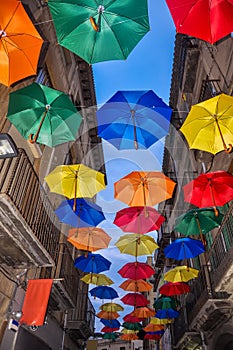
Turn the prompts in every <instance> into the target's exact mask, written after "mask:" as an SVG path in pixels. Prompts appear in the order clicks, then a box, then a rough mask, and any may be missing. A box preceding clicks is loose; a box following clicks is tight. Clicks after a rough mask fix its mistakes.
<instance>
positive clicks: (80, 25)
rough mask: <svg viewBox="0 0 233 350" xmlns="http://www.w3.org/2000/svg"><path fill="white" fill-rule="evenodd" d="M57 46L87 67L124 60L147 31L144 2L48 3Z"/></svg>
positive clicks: (69, 0)
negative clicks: (67, 51)
mask: <svg viewBox="0 0 233 350" xmlns="http://www.w3.org/2000/svg"><path fill="white" fill-rule="evenodd" d="M48 5H49V8H50V11H51V14H52V18H53V22H54V25H55V29H56V34H57V39H58V43H59V44H60V45H62V46H64V47H66V48H67V49H68V50H70V51H72V52H74V53H76V54H77V55H78V56H80V57H82V58H83V59H84V60H85V61H87V62H88V63H96V62H102V61H110V60H124V59H126V58H127V57H128V55H129V54H130V52H131V51H132V50H133V49H134V47H135V46H136V45H137V43H138V42H139V41H140V40H141V39H142V38H143V37H144V35H145V34H146V33H147V32H148V31H149V29H150V28H149V19H148V7H147V0H140V1H137V2H135V0H124V1H122V0H48Z"/></svg>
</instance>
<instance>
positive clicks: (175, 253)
mask: <svg viewBox="0 0 233 350" xmlns="http://www.w3.org/2000/svg"><path fill="white" fill-rule="evenodd" d="M204 251H205V247H204V245H203V243H202V242H201V241H199V240H197V239H192V238H189V237H185V238H177V239H176V240H175V241H174V242H172V243H170V244H169V245H168V246H167V247H165V248H164V254H165V256H166V257H167V258H170V259H176V260H184V259H191V258H195V257H196V256H198V255H199V254H202V253H204Z"/></svg>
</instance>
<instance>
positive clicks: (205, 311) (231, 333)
mask: <svg viewBox="0 0 233 350" xmlns="http://www.w3.org/2000/svg"><path fill="white" fill-rule="evenodd" d="M222 92H223V93H225V94H228V95H232V92H233V47H232V38H231V37H230V36H229V37H226V38H224V39H222V40H220V41H219V42H217V43H216V44H214V45H210V44H208V43H207V42H204V41H200V40H198V39H195V38H192V37H188V36H186V35H182V34H178V35H177V36H176V41H175V49H174V63H173V74H172V82H171V90H170V106H171V107H172V109H173V115H172V120H171V126H170V131H169V135H168V136H167V138H166V142H165V151H164V160H163V171H164V173H165V174H166V175H167V176H169V177H170V178H172V179H173V180H174V181H176V182H177V186H176V189H175V193H174V197H173V198H172V199H171V200H167V201H166V202H165V203H162V204H160V205H159V211H160V212H161V213H162V214H163V215H165V217H166V219H167V220H166V223H165V224H164V225H163V227H162V230H161V232H160V233H159V240H158V243H159V245H160V247H161V249H160V251H159V253H158V254H157V256H156V268H157V271H158V273H157V274H156V275H155V276H156V277H155V289H158V287H159V286H160V285H161V283H162V282H161V278H162V277H163V273H164V271H165V272H166V271H167V270H168V269H169V268H171V267H172V266H173V264H174V266H175V265H176V264H177V263H178V262H177V261H171V260H168V259H165V257H164V253H163V248H164V247H165V246H167V245H168V244H169V243H170V242H171V241H172V240H174V238H176V237H178V233H177V232H175V231H174V222H175V219H176V218H177V217H178V216H180V215H181V214H183V213H185V212H187V211H188V210H189V209H190V208H191V206H190V204H189V203H186V202H184V195H183V190H182V187H183V186H184V185H185V184H187V183H188V182H189V181H191V180H192V179H194V178H196V177H197V176H198V175H199V174H200V173H203V172H211V171H216V170H225V171H228V172H230V173H232V171H233V168H232V164H233V163H232V157H233V156H232V153H230V154H227V153H226V152H224V151H222V152H219V153H217V154H216V155H215V156H214V155H213V154H210V153H207V152H204V151H198V150H190V149H189V147H188V144H187V142H186V140H185V138H184V136H183V135H182V133H181V132H180V131H179V129H180V127H181V125H182V124H183V122H184V120H185V118H186V116H187V114H188V112H189V111H190V108H191V106H192V105H194V104H196V103H198V102H201V101H204V100H206V99H209V98H211V97H214V96H216V95H217V94H219V93H222ZM232 210H233V207H232V204H229V205H226V208H225V218H224V220H223V222H222V225H221V227H220V228H219V229H215V230H213V231H212V232H211V233H210V234H209V236H208V237H207V240H208V246H207V247H206V253H204V254H202V255H201V256H200V258H196V259H192V261H191V264H192V266H193V267H195V268H198V269H199V270H200V272H199V277H198V278H197V279H195V280H192V281H190V282H189V284H190V286H191V289H192V293H190V294H188V295H186V296H184V297H182V298H180V305H181V308H180V310H179V311H180V315H179V317H178V318H177V319H176V320H175V321H174V322H173V324H172V327H168V329H167V331H166V333H165V334H164V336H163V340H162V342H163V346H162V342H161V348H162V349H180V350H182V349H183V350H184V349H190V350H191V349H208V350H220V349H221V350H223V349H225V350H226V349H231V348H232V346H233V345H232V344H233V318H232V310H233V308H232V307H233V299H232V293H233V284H232V281H233V279H232V271H233V270H232V268H233V259H232V244H233V239H232V232H233V221H232ZM170 338H171V341H168V340H170Z"/></svg>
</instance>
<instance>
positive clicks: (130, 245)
mask: <svg viewBox="0 0 233 350" xmlns="http://www.w3.org/2000/svg"><path fill="white" fill-rule="evenodd" d="M115 245H116V247H117V248H118V249H119V250H120V252H121V253H123V254H129V255H133V256H136V257H137V256H140V255H151V254H152V253H153V252H154V251H155V250H156V249H157V248H159V246H158V245H157V244H156V242H155V240H154V238H152V237H150V236H147V235H144V236H142V235H139V234H136V233H129V234H127V235H123V236H121V237H120V238H119V239H118V241H117V242H116V243H115Z"/></svg>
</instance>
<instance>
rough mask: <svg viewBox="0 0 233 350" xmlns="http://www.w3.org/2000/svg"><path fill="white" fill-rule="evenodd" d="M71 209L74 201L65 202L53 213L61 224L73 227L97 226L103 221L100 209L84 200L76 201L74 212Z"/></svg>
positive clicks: (103, 217)
mask: <svg viewBox="0 0 233 350" xmlns="http://www.w3.org/2000/svg"><path fill="white" fill-rule="evenodd" d="M73 208H74V200H73V199H69V200H65V201H63V202H62V203H61V204H60V205H59V207H57V209H56V210H55V213H56V215H57V216H58V218H59V220H60V221H61V222H64V223H65V224H68V225H71V226H73V227H90V226H97V225H98V224H99V223H100V222H101V221H103V220H105V216H104V213H103V212H102V209H101V208H100V207H99V206H98V205H97V204H95V203H92V202H90V201H87V200H86V199H83V198H78V199H76V210H75V211H74V209H73Z"/></svg>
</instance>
